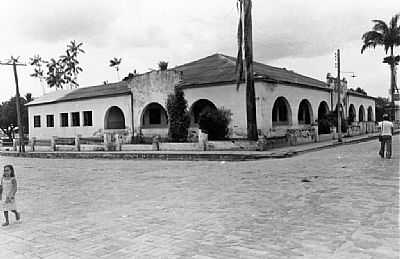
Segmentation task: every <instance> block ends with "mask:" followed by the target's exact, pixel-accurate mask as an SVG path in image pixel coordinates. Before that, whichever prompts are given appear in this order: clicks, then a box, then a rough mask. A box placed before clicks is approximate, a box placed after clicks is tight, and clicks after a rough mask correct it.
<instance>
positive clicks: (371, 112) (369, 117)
mask: <svg viewBox="0 0 400 259" xmlns="http://www.w3.org/2000/svg"><path fill="white" fill-rule="evenodd" d="M373 117H374V115H373V111H372V107H371V106H369V107H368V121H373Z"/></svg>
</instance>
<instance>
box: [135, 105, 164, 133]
mask: <svg viewBox="0 0 400 259" xmlns="http://www.w3.org/2000/svg"><path fill="white" fill-rule="evenodd" d="M141 121H142V128H166V127H168V116H167V112H166V111H165V109H164V107H162V106H161V105H160V104H158V103H150V104H149V105H147V106H146V107H145V108H144V109H143V112H142V120H141Z"/></svg>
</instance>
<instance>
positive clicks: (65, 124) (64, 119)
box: [60, 112, 68, 127]
mask: <svg viewBox="0 0 400 259" xmlns="http://www.w3.org/2000/svg"><path fill="white" fill-rule="evenodd" d="M60 122H61V125H60V126H61V127H68V113H66V112H65V113H60Z"/></svg>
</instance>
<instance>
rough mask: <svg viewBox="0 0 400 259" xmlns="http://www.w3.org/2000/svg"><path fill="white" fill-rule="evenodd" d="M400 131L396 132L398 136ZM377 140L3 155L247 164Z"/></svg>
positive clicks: (375, 135) (357, 138)
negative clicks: (262, 148) (223, 148)
mask: <svg viewBox="0 0 400 259" xmlns="http://www.w3.org/2000/svg"><path fill="white" fill-rule="evenodd" d="M398 133H399V132H396V134H398ZM377 138H378V133H373V134H368V135H361V136H354V137H348V138H343V142H341V143H339V142H338V141H337V140H329V141H323V142H316V143H309V144H302V145H298V146H287V147H281V148H274V149H270V150H267V151H195V150H194V151H112V152H105V151H81V152H77V151H55V152H50V151H46V152H43V151H35V152H26V153H18V152H15V151H2V152H0V155H2V156H12V157H31V158H83V159H154V160H185V161H193V160H208V161H247V160H257V159H268V158H286V157H292V156H295V155H298V154H302V153H305V152H312V151H318V150H321V149H325V148H331V147H335V146H338V145H346V144H354V143H359V142H365V141H369V140H373V139H377Z"/></svg>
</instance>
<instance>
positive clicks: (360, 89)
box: [354, 87, 367, 95]
mask: <svg viewBox="0 0 400 259" xmlns="http://www.w3.org/2000/svg"><path fill="white" fill-rule="evenodd" d="M354 91H355V92H357V93H360V94H363V95H367V92H366V91H365V90H364V89H362V88H361V87H357V88H356V90H354Z"/></svg>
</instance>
